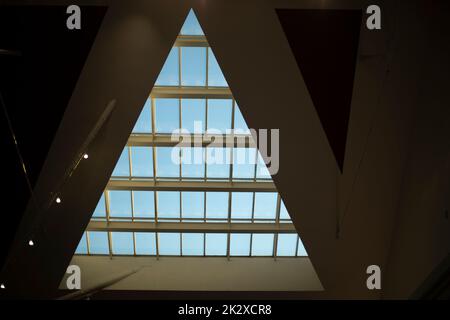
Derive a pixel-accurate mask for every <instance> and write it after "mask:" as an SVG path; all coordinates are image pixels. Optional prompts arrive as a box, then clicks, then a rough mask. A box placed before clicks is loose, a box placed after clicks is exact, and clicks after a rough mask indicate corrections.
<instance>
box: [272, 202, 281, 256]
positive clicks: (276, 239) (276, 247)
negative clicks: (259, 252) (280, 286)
mask: <svg viewBox="0 0 450 320" xmlns="http://www.w3.org/2000/svg"><path fill="white" fill-rule="evenodd" d="M280 210H281V196H280V194H279V193H278V194H277V208H276V215H275V224H276V225H277V226H279V225H280ZM277 250H278V232H277V233H275V234H274V237H273V259H274V260H275V261H276V260H277V253H278V252H277Z"/></svg>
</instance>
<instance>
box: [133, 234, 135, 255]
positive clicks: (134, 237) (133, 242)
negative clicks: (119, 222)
mask: <svg viewBox="0 0 450 320" xmlns="http://www.w3.org/2000/svg"><path fill="white" fill-rule="evenodd" d="M133 255H134V256H136V233H135V232H133Z"/></svg>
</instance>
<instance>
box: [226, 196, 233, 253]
mask: <svg viewBox="0 0 450 320" xmlns="http://www.w3.org/2000/svg"><path fill="white" fill-rule="evenodd" d="M231 205H232V200H231V191H230V192H228V224H229V225H231ZM230 238H231V232H228V239H227V259H228V260H230Z"/></svg>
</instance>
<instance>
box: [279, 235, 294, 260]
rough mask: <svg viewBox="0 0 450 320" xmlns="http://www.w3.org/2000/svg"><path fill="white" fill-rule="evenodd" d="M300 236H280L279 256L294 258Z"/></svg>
mask: <svg viewBox="0 0 450 320" xmlns="http://www.w3.org/2000/svg"><path fill="white" fill-rule="evenodd" d="M297 239H298V235H297V234H296V233H280V234H278V242H277V256H280V257H292V256H295V249H296V247H297Z"/></svg>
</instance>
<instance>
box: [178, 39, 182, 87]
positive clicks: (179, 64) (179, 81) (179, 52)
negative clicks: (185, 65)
mask: <svg viewBox="0 0 450 320" xmlns="http://www.w3.org/2000/svg"><path fill="white" fill-rule="evenodd" d="M181 86H182V85H181V47H178V87H180V88H181Z"/></svg>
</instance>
